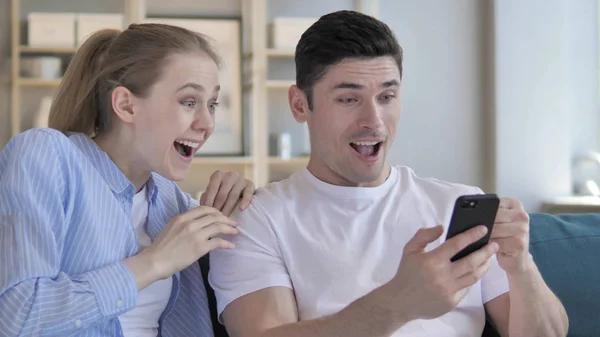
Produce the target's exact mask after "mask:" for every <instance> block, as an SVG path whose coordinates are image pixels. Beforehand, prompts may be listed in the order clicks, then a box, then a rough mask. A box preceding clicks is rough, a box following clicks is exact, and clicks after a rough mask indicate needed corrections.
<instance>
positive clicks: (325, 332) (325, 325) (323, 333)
mask: <svg viewBox="0 0 600 337" xmlns="http://www.w3.org/2000/svg"><path fill="white" fill-rule="evenodd" d="M388 297H389V296H388ZM388 297H386V295H385V291H384V290H383V288H377V289H375V290H373V291H372V292H370V293H369V294H367V295H365V296H363V297H361V298H359V299H357V300H356V301H354V302H352V303H351V304H350V305H349V306H347V307H346V308H345V309H344V310H342V311H340V312H338V313H336V314H333V315H330V316H326V317H323V318H319V319H315V320H307V321H302V322H297V323H292V324H286V325H282V326H279V327H276V328H273V329H270V330H268V331H266V332H265V333H264V334H262V335H261V337H284V336H285V337H364V336H370V337H389V336H391V335H392V334H393V333H394V332H395V331H396V330H398V329H400V327H401V326H402V325H404V324H405V323H406V322H405V320H404V318H403V315H402V314H401V313H399V312H398V308H393V309H392V303H390V302H391V301H389V298H388ZM396 306H397V305H396Z"/></svg>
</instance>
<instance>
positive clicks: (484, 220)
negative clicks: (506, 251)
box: [446, 194, 500, 262]
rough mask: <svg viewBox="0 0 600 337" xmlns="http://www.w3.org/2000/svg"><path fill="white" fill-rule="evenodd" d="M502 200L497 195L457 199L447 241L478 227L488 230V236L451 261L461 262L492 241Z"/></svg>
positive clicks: (477, 195)
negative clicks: (493, 229) (491, 237)
mask: <svg viewBox="0 0 600 337" xmlns="http://www.w3.org/2000/svg"><path fill="white" fill-rule="evenodd" d="M499 206H500V199H499V198H498V196H497V195H496V194H473V195H463V196H460V197H458V198H457V199H456V203H455V204H454V211H453V212H452V218H451V219H450V225H449V227H448V234H447V235H446V240H448V239H450V238H451V237H453V236H455V235H458V234H460V233H462V232H464V231H466V230H469V229H471V228H473V227H475V226H478V225H484V226H486V227H487V228H488V232H487V234H486V235H485V236H484V237H482V238H481V239H479V240H478V241H476V242H473V243H472V244H470V245H469V246H467V247H465V248H464V249H463V250H462V251H460V252H458V253H457V254H456V255H454V256H453V257H452V258H451V259H450V261H452V262H454V261H456V260H459V259H461V258H463V257H465V256H467V255H469V254H471V253H472V252H474V251H476V250H478V249H480V248H482V247H484V246H485V245H486V244H487V243H488V242H489V240H490V235H491V233H492V228H493V227H494V221H495V219H496V213H498V207H499Z"/></svg>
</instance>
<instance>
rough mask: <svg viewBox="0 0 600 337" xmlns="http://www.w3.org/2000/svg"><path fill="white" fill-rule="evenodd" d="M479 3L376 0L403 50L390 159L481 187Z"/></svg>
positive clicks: (483, 177) (481, 10) (423, 172)
mask: <svg viewBox="0 0 600 337" xmlns="http://www.w3.org/2000/svg"><path fill="white" fill-rule="evenodd" d="M482 15H484V8H483V2H482V1H465V0H461V1H446V0H421V1H397V0H380V15H379V18H380V19H381V20H383V21H384V22H386V23H387V24H388V25H389V26H390V27H391V28H392V30H394V32H395V33H396V35H397V37H398V40H399V41H400V44H401V45H402V47H403V48H404V53H405V62H404V79H403V83H402V86H403V87H402V100H403V116H402V120H401V123H400V127H399V129H398V137H397V140H396V143H395V144H394V145H393V147H392V153H391V158H390V161H391V162H392V163H394V164H403V165H409V166H411V167H413V168H414V169H415V171H416V172H417V174H419V175H422V176H433V177H437V178H440V179H445V180H450V181H455V182H461V183H467V184H472V185H478V186H483V185H485V184H486V182H485V181H486V178H487V177H486V174H487V172H486V171H485V153H484V151H485V146H486V144H485V137H484V134H483V132H482V129H483V127H484V119H483V111H484V107H483V104H484V102H483V97H484V95H483V90H484V88H485V85H486V84H485V83H484V82H483V78H482V76H481V73H482V65H483V51H482V48H481V45H482V36H483V34H484V31H485V29H486V27H485V26H484V24H483V23H482V21H483V20H480V17H481V16H482Z"/></svg>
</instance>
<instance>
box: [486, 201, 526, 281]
mask: <svg viewBox="0 0 600 337" xmlns="http://www.w3.org/2000/svg"><path fill="white" fill-rule="evenodd" d="M490 240H491V241H492V242H496V243H497V244H498V247H499V249H498V254H496V256H497V259H498V264H499V265H500V268H502V269H503V270H504V271H505V272H506V273H507V274H514V273H519V272H523V271H526V270H528V269H529V267H531V266H532V264H533V260H532V258H531V255H530V254H529V214H528V213H527V212H526V211H525V210H524V208H523V205H522V204H521V202H519V201H518V200H514V199H508V198H502V199H500V207H499V208H498V214H497V215H496V219H495V221H494V229H493V230H492V234H491V236H490Z"/></svg>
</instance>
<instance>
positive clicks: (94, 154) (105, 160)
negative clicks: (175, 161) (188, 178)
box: [67, 132, 158, 202]
mask: <svg viewBox="0 0 600 337" xmlns="http://www.w3.org/2000/svg"><path fill="white" fill-rule="evenodd" d="M67 136H68V137H69V139H70V140H71V141H72V142H73V143H74V144H75V145H76V146H77V147H78V148H79V149H80V150H81V151H82V152H83V153H84V154H85V155H86V156H87V157H88V158H89V159H90V161H91V162H92V163H93V165H94V166H95V167H96V169H97V170H98V172H100V175H102V178H104V180H105V181H106V183H107V184H108V186H109V187H110V189H111V190H112V191H113V193H115V194H119V195H123V194H128V195H130V196H131V197H132V198H133V195H134V194H135V192H136V190H135V186H134V185H133V184H132V183H131V181H129V179H127V177H126V176H125V174H124V173H123V171H121V170H120V169H119V167H118V166H117V165H116V164H115V163H114V162H113V161H112V159H110V157H109V156H108V154H107V153H106V152H104V151H103V150H102V149H101V148H100V147H99V146H98V144H96V142H94V140H92V139H91V138H90V137H89V136H88V135H85V134H83V133H73V132H70V133H67ZM146 188H147V189H148V200H149V201H152V202H153V201H154V200H155V199H156V194H157V192H158V189H157V186H156V183H155V178H154V173H152V174H151V175H150V178H149V179H148V181H147V182H146Z"/></svg>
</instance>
